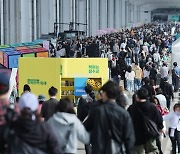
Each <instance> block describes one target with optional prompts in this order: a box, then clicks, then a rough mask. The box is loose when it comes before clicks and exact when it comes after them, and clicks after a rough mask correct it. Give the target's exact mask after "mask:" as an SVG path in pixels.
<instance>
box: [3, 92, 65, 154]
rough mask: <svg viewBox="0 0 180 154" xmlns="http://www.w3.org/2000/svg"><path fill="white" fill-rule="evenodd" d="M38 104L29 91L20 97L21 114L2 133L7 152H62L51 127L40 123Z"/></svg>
mask: <svg viewBox="0 0 180 154" xmlns="http://www.w3.org/2000/svg"><path fill="white" fill-rule="evenodd" d="M38 105H39V102H38V99H37V97H36V95H34V94H32V93H31V92H28V93H24V94H23V95H22V96H21V97H20V99H19V108H20V110H21V115H20V117H19V118H18V119H17V120H16V121H15V122H13V123H11V125H8V126H9V127H8V128H7V129H6V131H5V133H4V135H5V137H4V138H5V140H6V142H7V144H8V150H9V154H20V153H21V154H22V153H28V154H47V153H51V154H62V151H61V149H60V146H59V144H58V141H57V138H56V136H55V134H54V132H53V131H52V129H51V128H50V127H49V126H48V125H47V124H46V123H41V117H40V115H39V112H38Z"/></svg>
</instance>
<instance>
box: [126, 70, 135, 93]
mask: <svg viewBox="0 0 180 154" xmlns="http://www.w3.org/2000/svg"><path fill="white" fill-rule="evenodd" d="M125 78H126V81H127V89H128V91H129V93H130V94H131V93H132V91H133V89H134V78H135V73H134V71H132V67H131V66H129V67H128V70H127V71H126V73H125Z"/></svg>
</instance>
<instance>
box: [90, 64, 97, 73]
mask: <svg viewBox="0 0 180 154" xmlns="http://www.w3.org/2000/svg"><path fill="white" fill-rule="evenodd" d="M89 73H90V74H95V73H99V66H98V65H89Z"/></svg>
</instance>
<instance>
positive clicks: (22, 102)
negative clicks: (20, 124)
mask: <svg viewBox="0 0 180 154" xmlns="http://www.w3.org/2000/svg"><path fill="white" fill-rule="evenodd" d="M38 105H39V102H38V99H37V97H36V95H34V94H33V93H30V92H27V93H24V94H23V95H22V96H21V97H20V99H19V108H20V110H23V109H24V108H29V109H30V110H31V111H33V112H34V111H36V110H37V108H38Z"/></svg>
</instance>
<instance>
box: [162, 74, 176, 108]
mask: <svg viewBox="0 0 180 154" xmlns="http://www.w3.org/2000/svg"><path fill="white" fill-rule="evenodd" d="M163 85H164V86H163V88H162V91H163V95H164V96H165V97H166V101H167V108H168V109H169V110H170V106H171V98H172V99H174V94H173V88H172V85H171V84H169V82H168V78H167V77H165V78H164V84H163Z"/></svg>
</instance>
